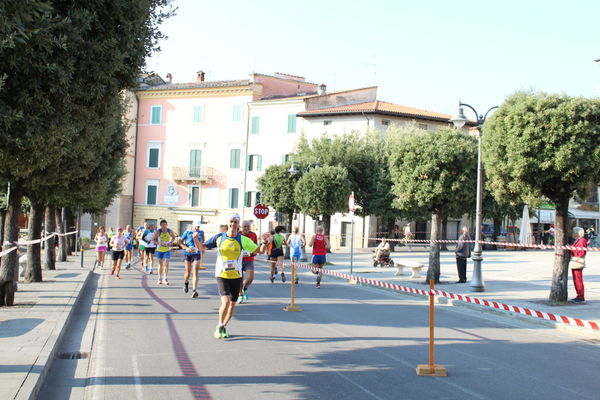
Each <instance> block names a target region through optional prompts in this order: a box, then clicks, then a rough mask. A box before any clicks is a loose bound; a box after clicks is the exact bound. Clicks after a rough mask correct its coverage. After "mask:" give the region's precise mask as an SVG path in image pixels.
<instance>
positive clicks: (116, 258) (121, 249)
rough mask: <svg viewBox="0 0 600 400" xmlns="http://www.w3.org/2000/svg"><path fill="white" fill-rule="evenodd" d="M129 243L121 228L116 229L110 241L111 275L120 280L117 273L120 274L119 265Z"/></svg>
mask: <svg viewBox="0 0 600 400" xmlns="http://www.w3.org/2000/svg"><path fill="white" fill-rule="evenodd" d="M128 243H129V240H127V239H126V238H125V236H124V235H123V228H121V227H120V226H119V227H118V228H117V232H116V233H115V234H114V235H113V237H112V239H110V247H111V248H112V261H113V263H112V270H111V271H110V274H111V275H115V278H117V279H121V277H120V276H119V272H121V263H122V262H123V257H124V256H125V247H126V246H127V244H128Z"/></svg>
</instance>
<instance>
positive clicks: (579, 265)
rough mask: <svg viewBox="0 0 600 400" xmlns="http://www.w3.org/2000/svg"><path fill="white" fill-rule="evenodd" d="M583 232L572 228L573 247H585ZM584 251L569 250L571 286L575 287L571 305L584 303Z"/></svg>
mask: <svg viewBox="0 0 600 400" xmlns="http://www.w3.org/2000/svg"><path fill="white" fill-rule="evenodd" d="M584 235H585V231H584V230H583V228H580V227H578V226H577V227H575V228H573V239H575V243H573V244H572V246H573V247H587V246H588V243H587V240H585V237H584ZM585 254H586V251H585V250H571V261H569V267H570V268H571V273H572V274H573V284H574V285H575V291H576V292H577V297H575V298H574V299H573V300H571V302H572V303H585V296H584V291H583V269H584V268H585Z"/></svg>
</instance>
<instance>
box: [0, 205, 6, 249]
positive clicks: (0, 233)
mask: <svg viewBox="0 0 600 400" xmlns="http://www.w3.org/2000/svg"><path fill="white" fill-rule="evenodd" d="M5 223H6V209H3V210H1V211H0V239H2V238H3V237H4V224H5ZM0 247H2V243H0Z"/></svg>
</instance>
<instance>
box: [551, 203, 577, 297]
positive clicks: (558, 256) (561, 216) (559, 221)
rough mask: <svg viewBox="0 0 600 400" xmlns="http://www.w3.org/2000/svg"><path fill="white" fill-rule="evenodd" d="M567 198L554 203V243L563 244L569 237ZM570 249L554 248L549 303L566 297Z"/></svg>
mask: <svg viewBox="0 0 600 400" xmlns="http://www.w3.org/2000/svg"><path fill="white" fill-rule="evenodd" d="M568 214H569V200H568V199H566V200H565V199H563V200H562V201H561V202H557V203H556V226H555V227H554V229H555V231H554V244H555V245H557V246H564V245H566V244H567V238H568V237H569V235H568V234H569V228H568V219H569V218H568ZM570 254H571V253H570V250H559V249H556V250H554V266H553V268H552V287H551V288H550V297H549V298H548V300H550V302H551V303H565V302H566V301H567V299H568V292H567V281H568V279H569V258H570V257H569V256H570Z"/></svg>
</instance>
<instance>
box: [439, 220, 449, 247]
mask: <svg viewBox="0 0 600 400" xmlns="http://www.w3.org/2000/svg"><path fill="white" fill-rule="evenodd" d="M446 238H448V217H446V216H445V217H444V218H443V221H442V237H441V238H440V239H442V240H446ZM440 250H441V251H448V246H447V244H446V243H440Z"/></svg>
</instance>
